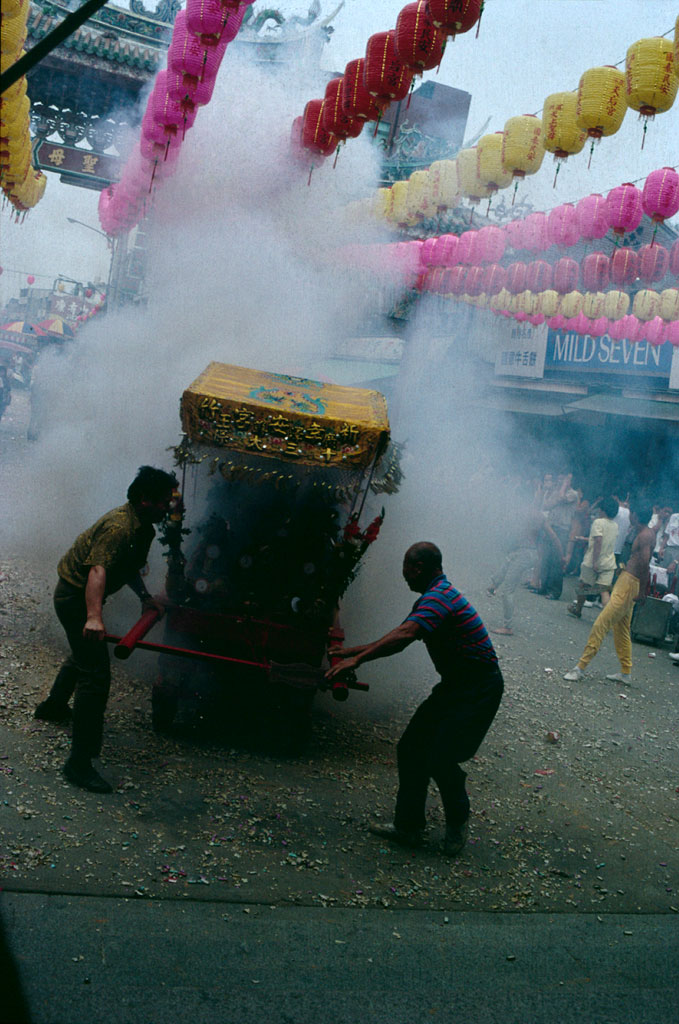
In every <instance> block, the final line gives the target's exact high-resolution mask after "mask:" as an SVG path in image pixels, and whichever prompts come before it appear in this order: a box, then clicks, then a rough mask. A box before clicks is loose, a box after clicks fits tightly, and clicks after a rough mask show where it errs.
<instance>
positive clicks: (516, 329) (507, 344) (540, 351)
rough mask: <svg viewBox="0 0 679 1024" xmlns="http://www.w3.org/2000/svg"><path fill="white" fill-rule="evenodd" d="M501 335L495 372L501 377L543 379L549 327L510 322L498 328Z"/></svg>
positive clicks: (496, 352)
mask: <svg viewBox="0 0 679 1024" xmlns="http://www.w3.org/2000/svg"><path fill="white" fill-rule="evenodd" d="M499 326H500V328H501V336H500V339H499V341H498V347H497V348H496V351H495V373H496V374H497V376H500V377H536V378H541V377H543V376H544V368H545V352H546V349H547V325H546V324H539V325H538V326H537V327H534V326H533V325H532V324H528V323H518V322H513V323H510V322H509V321H508V322H507V323H506V324H501V325H499Z"/></svg>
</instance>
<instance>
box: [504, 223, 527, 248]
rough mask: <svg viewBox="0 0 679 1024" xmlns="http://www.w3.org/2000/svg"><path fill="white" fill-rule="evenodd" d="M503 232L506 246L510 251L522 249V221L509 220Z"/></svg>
mask: <svg viewBox="0 0 679 1024" xmlns="http://www.w3.org/2000/svg"><path fill="white" fill-rule="evenodd" d="M504 230H505V234H506V236H507V244H508V245H510V246H511V247H512V249H523V221H522V220H510V221H509V222H508V223H507V224H505V226H504Z"/></svg>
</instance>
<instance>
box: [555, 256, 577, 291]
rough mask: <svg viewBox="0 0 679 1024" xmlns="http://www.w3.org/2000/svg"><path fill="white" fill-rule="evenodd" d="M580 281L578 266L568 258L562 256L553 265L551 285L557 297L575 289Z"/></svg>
mask: <svg viewBox="0 0 679 1024" xmlns="http://www.w3.org/2000/svg"><path fill="white" fill-rule="evenodd" d="M579 281H580V266H579V264H578V263H577V262H576V261H575V260H572V259H571V258H570V257H569V256H563V257H562V258H561V259H560V260H557V262H556V263H555V264H554V277H553V285H554V288H555V289H556V291H557V292H558V293H559V295H565V294H566V293H567V292H572V291H573V290H574V289H575V288H577V286H578V283H579Z"/></svg>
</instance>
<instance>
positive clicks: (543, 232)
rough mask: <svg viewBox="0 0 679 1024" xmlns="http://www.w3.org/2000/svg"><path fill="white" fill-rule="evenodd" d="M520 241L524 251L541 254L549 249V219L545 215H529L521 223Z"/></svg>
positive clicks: (550, 242)
mask: <svg viewBox="0 0 679 1024" xmlns="http://www.w3.org/2000/svg"><path fill="white" fill-rule="evenodd" d="M521 239H522V243H523V247H524V249H529V250H530V251H531V252H543V251H544V250H545V249H549V247H550V245H551V244H552V241H551V239H550V237H549V218H548V216H547V214H546V213H529V214H528V216H527V217H526V219H525V220H524V222H523V229H522V232H521Z"/></svg>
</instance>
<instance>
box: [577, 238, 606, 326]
mask: <svg viewBox="0 0 679 1024" xmlns="http://www.w3.org/2000/svg"><path fill="white" fill-rule="evenodd" d="M580 271H581V274H582V283H583V286H584V287H585V288H586V289H587V291H592V292H600V291H603V290H604V288H608V284H609V281H610V279H611V269H610V259H609V258H608V256H607V255H606V253H603V252H590V253H588V254H587V256H585V258H584V259H583V261H582V263H581V265H580ZM598 315H600V314H598Z"/></svg>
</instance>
